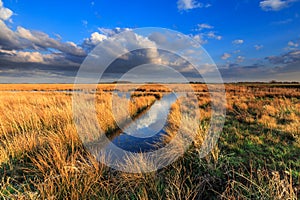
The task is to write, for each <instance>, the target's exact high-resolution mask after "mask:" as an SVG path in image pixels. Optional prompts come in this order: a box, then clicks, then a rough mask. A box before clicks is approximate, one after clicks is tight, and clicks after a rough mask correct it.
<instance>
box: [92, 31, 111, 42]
mask: <svg viewBox="0 0 300 200" xmlns="http://www.w3.org/2000/svg"><path fill="white" fill-rule="evenodd" d="M106 38H107V36H106V35H103V34H100V33H98V32H94V33H92V35H91V38H90V40H91V42H92V44H95V45H96V44H98V43H100V42H102V41H103V40H105V39H106Z"/></svg>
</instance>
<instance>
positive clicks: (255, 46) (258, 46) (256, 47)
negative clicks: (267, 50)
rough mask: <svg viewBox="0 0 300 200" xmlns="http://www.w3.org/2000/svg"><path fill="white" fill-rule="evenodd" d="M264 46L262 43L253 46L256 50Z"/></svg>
mask: <svg viewBox="0 0 300 200" xmlns="http://www.w3.org/2000/svg"><path fill="white" fill-rule="evenodd" d="M263 47H264V46H263V45H254V48H255V49H256V50H260V49H262V48H263Z"/></svg>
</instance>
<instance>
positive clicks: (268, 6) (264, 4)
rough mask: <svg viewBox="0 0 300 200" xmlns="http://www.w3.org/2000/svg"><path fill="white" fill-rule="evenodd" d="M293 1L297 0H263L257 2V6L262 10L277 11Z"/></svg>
mask: <svg viewBox="0 0 300 200" xmlns="http://www.w3.org/2000/svg"><path fill="white" fill-rule="evenodd" d="M295 1H297V0H264V1H261V2H260V3H259V6H260V7H261V9H262V10H264V11H279V10H282V9H283V8H287V7H288V6H289V5H290V4H291V3H293V2H295Z"/></svg>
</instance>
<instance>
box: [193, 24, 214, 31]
mask: <svg viewBox="0 0 300 200" xmlns="http://www.w3.org/2000/svg"><path fill="white" fill-rule="evenodd" d="M197 26H198V30H199V31H201V30H203V29H213V28H214V27H213V26H211V25H209V24H198V25H197Z"/></svg>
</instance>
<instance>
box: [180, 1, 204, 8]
mask: <svg viewBox="0 0 300 200" xmlns="http://www.w3.org/2000/svg"><path fill="white" fill-rule="evenodd" d="M203 7H206V8H207V7H210V4H207V5H204V4H203V3H200V2H197V1H196V0H178V1H177V8H178V10H191V9H195V8H203Z"/></svg>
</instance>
